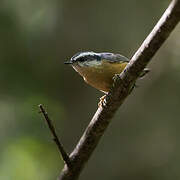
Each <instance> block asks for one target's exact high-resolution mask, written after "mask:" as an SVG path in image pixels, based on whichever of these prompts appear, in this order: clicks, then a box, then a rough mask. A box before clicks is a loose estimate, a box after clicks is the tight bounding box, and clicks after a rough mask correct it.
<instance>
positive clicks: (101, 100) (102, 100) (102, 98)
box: [98, 95, 106, 107]
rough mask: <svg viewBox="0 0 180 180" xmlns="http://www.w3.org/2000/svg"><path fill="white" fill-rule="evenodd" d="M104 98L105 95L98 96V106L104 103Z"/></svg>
mask: <svg viewBox="0 0 180 180" xmlns="http://www.w3.org/2000/svg"><path fill="white" fill-rule="evenodd" d="M105 98H106V95H104V96H102V97H100V98H99V100H100V101H99V103H98V107H100V106H103V105H104V100H105Z"/></svg>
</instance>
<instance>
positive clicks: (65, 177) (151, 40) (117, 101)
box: [59, 0, 180, 180]
mask: <svg viewBox="0 0 180 180" xmlns="http://www.w3.org/2000/svg"><path fill="white" fill-rule="evenodd" d="M179 20H180V0H172V2H171V3H170V5H169V7H168V8H167V10H166V11H165V13H164V14H163V16H162V17H161V19H160V20H159V22H158V23H157V25H156V26H155V27H154V29H153V30H152V32H151V33H150V34H149V36H148V37H147V38H146V40H145V41H144V42H143V44H142V45H141V47H140V48H139V49H138V50H137V52H136V53H135V55H134V56H133V57H132V59H131V61H130V62H129V64H128V65H127V67H126V68H125V70H124V71H123V72H122V73H121V74H120V75H118V76H116V78H115V82H114V85H113V87H112V90H111V91H110V92H109V93H108V95H107V96H106V98H105V100H104V102H103V106H100V107H99V108H98V110H97V111H96V113H95V115H94V117H93V118H92V120H91V122H90V124H89V125H88V127H87V128H86V130H85V132H84V134H83V136H82V137H81V139H80V141H79V142H78V144H77V146H76V147H75V149H74V150H73V152H72V153H71V155H70V160H71V163H72V168H68V167H67V166H66V165H65V166H64V169H63V170H62V172H61V175H60V177H59V180H75V179H78V177H79V174H80V173H81V171H82V169H83V167H84V165H85V163H86V162H87V161H88V159H89V158H90V156H91V154H92V152H93V151H94V149H95V147H96V146H97V144H98V142H99V140H100V138H101V137H102V135H103V134H104V132H105V130H106V128H107V127H108V125H109V123H110V122H111V119H112V117H113V116H114V114H115V112H116V111H117V109H118V108H119V107H120V105H122V103H123V102H124V100H125V99H126V98H127V96H128V95H129V92H130V89H131V88H132V85H133V84H134V83H135V81H136V79H137V78H138V76H139V75H140V73H141V72H142V70H143V69H144V68H145V67H146V65H147V64H148V63H149V62H150V60H151V58H152V57H153V56H154V54H155V53H156V52H157V51H158V49H159V48H160V47H161V46H162V44H163V43H164V41H165V40H166V39H167V38H168V36H169V35H170V33H171V32H172V31H173V29H174V28H175V26H176V25H177V24H178V22H179Z"/></svg>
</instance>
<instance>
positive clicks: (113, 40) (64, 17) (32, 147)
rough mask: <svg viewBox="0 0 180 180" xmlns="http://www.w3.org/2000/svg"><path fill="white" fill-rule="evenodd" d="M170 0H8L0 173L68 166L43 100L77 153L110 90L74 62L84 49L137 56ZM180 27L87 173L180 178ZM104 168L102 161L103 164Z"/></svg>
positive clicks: (49, 172) (2, 11) (2, 35)
mask: <svg viewBox="0 0 180 180" xmlns="http://www.w3.org/2000/svg"><path fill="white" fill-rule="evenodd" d="M169 2H170V1H168V0H165V1H160V0H158V1H157V0H156V1H155V0H151V1H144V0H138V1H137V0H134V1H125V0H124V1H115V0H112V1H108V0H101V1H96V0H91V1H82V0H76V1H73V0H66V1H62V0H51V1H50V0H43V1H42V0H36V1H35V0H16V1H12V0H2V1H1V6H0V22H1V23H0V39H1V41H0V82H1V88H0V117H1V120H0V161H1V164H0V179H3V180H11V179H13V180H16V179H17V180H21V179H22V180H29V179H38V180H41V179H43V180H46V179H47V180H50V179H56V177H57V176H58V175H59V173H60V170H61V168H62V167H63V161H62V160H61V158H59V153H58V150H57V147H56V145H55V144H54V142H53V141H52V138H51V134H50V132H49V130H48V128H47V126H46V124H45V122H44V119H43V118H42V115H41V114H39V113H38V111H39V109H38V104H40V103H42V104H44V105H45V107H46V108H47V110H48V113H49V116H50V117H51V119H52V120H53V122H54V124H55V125H56V127H57V131H58V133H59V136H60V137H61V139H62V142H63V144H64V146H65V147H66V149H67V150H68V152H71V150H72V149H73V148H74V146H75V145H76V143H77V141H78V139H79V138H80V136H81V134H82V132H83V130H84V129H85V127H86V126H87V124H88V122H89V121H90V119H91V117H92V115H93V113H94V112H95V110H96V109H97V103H98V101H99V97H101V96H102V93H101V92H98V91H97V90H95V89H93V88H91V87H90V86H88V85H86V84H85V83H84V82H83V80H82V78H80V77H79V76H78V75H77V73H76V72H74V71H73V69H72V68H70V67H68V66H65V65H64V64H63V62H64V61H66V60H68V59H69V58H70V57H71V56H72V55H74V54H75V53H76V52H78V51H88V50H92V51H96V52H102V51H107V52H108V51H109V52H115V53H121V54H124V55H126V56H127V57H131V56H132V55H133V53H134V52H135V51H136V49H137V48H138V47H139V46H140V44H141V43H142V41H143V40H144V39H145V37H146V36H147V35H148V33H149V32H150V31H151V29H152V28H153V26H154V25H155V23H156V22H157V21H158V19H159V18H160V16H161V15H162V13H163V12H164V10H165V9H166V7H167V6H168V3H169ZM179 34H180V26H177V27H176V29H175V31H174V32H173V34H172V35H171V37H170V38H169V39H168V41H167V42H166V43H165V44H164V46H163V47H162V48H161V49H160V50H159V51H158V53H157V54H156V56H155V57H154V59H153V61H152V63H151V64H150V65H149V66H150V69H151V73H149V75H148V76H147V77H146V78H144V79H143V80H141V81H138V85H139V88H136V89H135V90H134V91H133V93H132V94H131V96H130V97H129V98H128V99H127V100H126V102H125V103H124V105H123V106H122V107H121V108H120V109H119V111H118V112H117V114H116V116H115V118H114V119H113V122H112V123H111V125H110V127H109V129H108V130H107V132H106V133H105V135H104V137H103V139H102V140H101V142H100V144H99V146H98V147H97V149H96V151H95V153H94V154H93V156H92V158H91V159H90V161H89V163H88V166H87V167H86V168H85V170H84V171H83V173H82V176H81V179H86V180H90V179H99V177H101V179H103V180H109V179H121V178H123V179H125V180H130V179H138V180H141V179H147V180H155V179H164V180H170V179H178V178H179V177H180V172H179V168H178V167H179V165H180V163H179V162H180V161H179V159H180V158H179V150H180V143H179V141H178V138H179V136H180V133H179V130H178V127H179V107H180V94H179V91H180V73H179V72H180V63H179V62H180V61H179V59H180V51H179V47H180V36H179ZM95 164H96V165H95Z"/></svg>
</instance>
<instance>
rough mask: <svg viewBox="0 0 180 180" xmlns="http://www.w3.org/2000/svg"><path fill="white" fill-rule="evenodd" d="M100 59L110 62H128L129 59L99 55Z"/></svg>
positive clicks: (108, 54)
mask: <svg viewBox="0 0 180 180" xmlns="http://www.w3.org/2000/svg"><path fill="white" fill-rule="evenodd" d="M99 54H100V56H101V58H102V59H106V60H108V61H110V62H121V61H122V62H129V59H128V58H127V57H125V56H123V55H121V54H113V53H106V52H105V53H99Z"/></svg>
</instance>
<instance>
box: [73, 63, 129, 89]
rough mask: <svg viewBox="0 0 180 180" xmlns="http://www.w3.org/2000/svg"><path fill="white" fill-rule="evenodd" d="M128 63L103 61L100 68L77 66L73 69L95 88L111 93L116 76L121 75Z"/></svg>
mask: <svg viewBox="0 0 180 180" xmlns="http://www.w3.org/2000/svg"><path fill="white" fill-rule="evenodd" d="M126 65H127V62H124V63H122V62H117V63H109V62H107V61H102V64H101V65H99V66H93V67H90V66H83V67H81V66H79V65H75V66H73V68H74V69H75V70H76V71H77V72H78V73H79V74H80V75H81V76H82V77H83V78H84V80H85V82H86V83H88V84H89V85H91V86H93V87H94V88H96V89H98V90H100V91H104V92H109V90H110V88H111V86H112V84H113V77H114V75H115V74H120V73H121V72H122V70H123V69H124V68H125V67H126Z"/></svg>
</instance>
